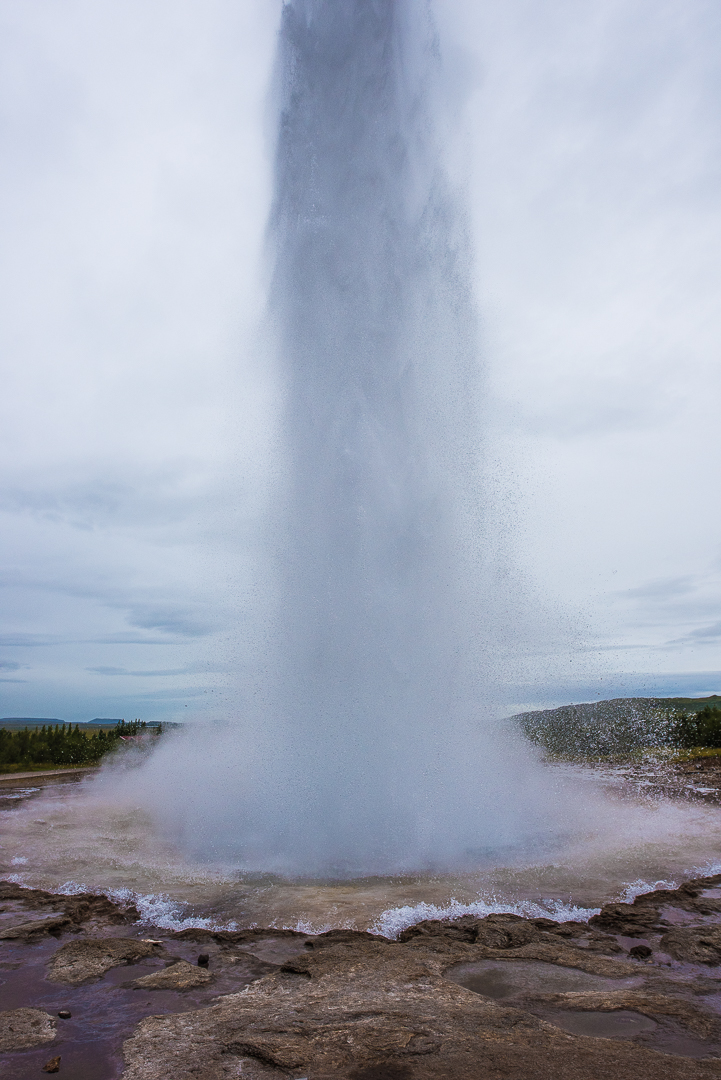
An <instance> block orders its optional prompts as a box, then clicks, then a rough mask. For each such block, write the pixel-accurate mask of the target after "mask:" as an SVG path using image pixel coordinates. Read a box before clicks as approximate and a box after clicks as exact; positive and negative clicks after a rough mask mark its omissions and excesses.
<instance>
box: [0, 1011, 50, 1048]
mask: <svg viewBox="0 0 721 1080" xmlns="http://www.w3.org/2000/svg"><path fill="white" fill-rule="evenodd" d="M54 1038H55V1020H54V1019H53V1017H52V1016H50V1014H49V1013H46V1012H43V1010H42V1009H9V1010H7V1011H6V1012H0V1050H27V1049H28V1047H30V1046H41V1045H43V1044H44V1043H49V1042H52V1041H53V1039H54Z"/></svg>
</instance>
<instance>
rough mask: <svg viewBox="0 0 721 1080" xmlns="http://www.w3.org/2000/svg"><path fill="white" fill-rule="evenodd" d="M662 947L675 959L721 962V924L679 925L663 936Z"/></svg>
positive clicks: (700, 962) (704, 962) (710, 962)
mask: <svg viewBox="0 0 721 1080" xmlns="http://www.w3.org/2000/svg"><path fill="white" fill-rule="evenodd" d="M661 949H663V951H664V952H666V953H668V954H669V956H673V958H674V960H686V961H690V962H691V963H695V964H721V926H679V927H676V928H675V929H673V930H669V932H668V933H667V934H664V935H663V937H662V938H661Z"/></svg>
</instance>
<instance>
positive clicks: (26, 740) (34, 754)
mask: <svg viewBox="0 0 721 1080" xmlns="http://www.w3.org/2000/svg"><path fill="white" fill-rule="evenodd" d="M151 730H152V732H153V735H159V734H160V733H161V731H162V728H161V727H154V728H152V729H151ZM149 733H150V732H146V724H145V723H144V722H141V721H140V720H133V721H132V722H131V723H129V724H126V723H125V721H124V720H121V721H120V722H119V723H117V724H116V725H115V727H114V728H111V729H110V730H105V729H103V728H100V730H96V731H93V732H92V733H90V732H88V731H81V730H80V728H79V726H78V725H77V724H76V725H75V728H73V725H72V724H55V725H54V726H53V725H52V724H48V725H47V726H46V725H43V726H42V727H41V728H34V729H33V728H24V729H23V730H22V731H9V730H7V729H6V728H0V773H8V772H22V771H25V770H30V769H49V768H52V767H53V766H58V765H65V766H73V765H75V766H80V765H97V764H98V762H99V761H100V759H101V758H102V757H103V756H104V755H105V754H107V753H109V752H110V751H111V750H115V749H116V747H118V746H119V745H120V743H121V741H122V740H123V739H128V738H133V737H136V736H139V735H142V734H149Z"/></svg>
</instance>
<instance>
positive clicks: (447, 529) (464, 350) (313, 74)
mask: <svg viewBox="0 0 721 1080" xmlns="http://www.w3.org/2000/svg"><path fill="white" fill-rule="evenodd" d="M440 78H441V71H440V60H439V48H438V42H437V40H436V34H435V30H434V27H433V23H432V19H431V12H430V6H429V5H426V4H425V3H423V2H419V0H374V2H373V3H369V2H368V0H344V2H342V3H339V2H338V0H289V2H288V3H286V4H285V6H284V8H283V15H282V24H281V30H280V37H279V57H278V80H277V84H278V94H279V98H280V121H279V135H278V145H277V154H276V169H275V200H274V208H273V213H272V221H271V233H272V240H273V247H274V258H275V271H274V277H273V283H272V287H271V295H270V302H269V312H270V324H271V327H272V337H273V340H274V342H275V345H276V347H277V357H278V369H279V370H278V374H279V382H280V383H281V384H282V386H283V396H284V400H283V410H282V416H283V418H282V422H281V425H280V431H279V434H278V464H277V475H278V480H277V485H276V491H275V507H276V510H275V513H274V515H272V520H270V521H269V522H268V526H267V530H266V541H267V542H266V554H267V564H266V567H265V570H264V576H263V578H262V580H261V581H260V582H259V586H258V593H259V594H262V595H263V596H264V597H265V598H266V599H267V605H268V606H267V608H266V609H265V610H260V609H259V610H257V611H256V612H255V613H254V614H253V617H252V619H251V622H252V624H253V627H254V636H255V638H256V639H257V640H261V639H262V641H263V643H264V644H263V646H262V647H258V648H257V649H256V661H255V671H254V672H251V673H246V675H245V676H244V679H243V680H242V682H243V685H242V686H241V687H239V692H238V699H239V706H238V716H237V720H236V722H235V723H234V724H233V725H229V724H228V725H219V726H210V727H207V728H204V729H202V730H201V729H198V730H194V731H193V732H191V733H189V734H188V735H187V736H186V737H185V738H179V739H174V740H170V741H168V742H166V743H165V744H164V745H161V746H160V747H159V748H158V750H157V752H156V753H155V754H154V755H153V756H152V757H151V759H150V760H149V762H148V763H147V765H145V766H144V767H143V768H142V769H141V770H140V771H139V773H138V774H137V775H136V776H135V777H134V779H133V780H132V781H131V780H130V778H128V784H129V785H130V786H131V787H132V788H133V789H134V791H135V793H136V795H137V797H138V799H139V800H140V801H141V802H142V803H143V804H144V805H146V806H147V807H149V808H150V809H151V810H152V812H153V814H154V815H155V819H156V821H157V822H158V824H159V826H160V827H161V828H162V829H163V830H164V831H165V833H166V834H167V835H168V836H170V837H172V838H173V839H174V840H175V841H176V842H177V843H178V844H179V845H180V846H181V848H183V849H184V850H185V851H186V852H188V853H189V854H190V855H191V856H192V857H194V858H197V859H207V860H209V861H224V860H229V859H235V860H237V863H238V864H239V865H240V866H241V867H243V868H245V869H250V870H258V871H272V872H274V873H282V874H289V875H306V876H307V875H322V876H325V877H343V876H358V875H363V874H373V873H375V874H384V873H398V872H401V871H416V870H440V869H443V868H447V867H450V866H454V867H458V866H469V867H470V866H473V865H480V864H483V863H485V862H488V861H489V860H492V859H493V858H495V857H496V856H497V855H498V853H499V852H504V853H505V855H504V857H512V856H515V857H522V856H524V855H528V853H529V852H530V851H532V850H534V849H538V848H539V847H549V846H551V847H552V846H553V845H555V844H558V843H559V842H560V841H561V839H562V838H563V837H564V836H566V835H567V834H568V833H569V831H570V830H571V825H573V828H574V829H577V828H580V829H581V830H583V829H584V827H586V826H588V824H589V822H590V821H591V820H592V818H593V817H594V816H595V815H596V814H597V813H598V807H596V808H594V807H593V806H589V805H588V804H589V800H590V801H591V802H593V801H594V800H593V799H591V796H589V795H588V793H587V792H586V793H584V791H583V789H582V788H581V787H579V785H578V783H577V782H574V781H571V780H562V779H561V778H560V777H559V776H555V777H554V776H552V775H551V774H550V773H549V772H547V771H544V770H543V768H542V767H541V766H540V765H539V764H538V762H537V761H536V759H535V758H534V756H533V754H532V752H531V751H530V749H527V748H524V747H523V746H522V745H521V743H520V742H518V741H514V739H513V738H512V737H511V736H510V735H509V734H508V733H507V731H503V730H502V726H501V725H499V724H498V723H496V722H494V719H493V717H494V708H493V705H494V701H495V699H496V690H495V683H496V679H497V675H498V671H497V668H498V665H499V657H500V655H501V654H502V653H504V652H507V644H508V641H509V639H510V638H511V637H513V636H518V635H519V634H520V632H521V630H520V627H521V623H520V622H519V621H518V619H516V621H514V614H519V611H518V608H517V606H516V605H514V603H513V602H512V600H511V597H510V595H509V593H508V591H504V590H503V589H502V588H499V587H498V585H494V572H493V550H492V549H493V542H492V541H491V540H490V538H489V537H488V535H487V532H488V530H487V528H486V525H485V523H484V518H483V505H482V504H483V495H482V483H481V480H480V464H479V444H480V442H481V437H480V432H481V420H480V417H481V409H480V392H479V377H478V364H477V350H476V320H475V316H474V310H473V303H472V288H471V269H470V267H471V260H470V256H469V251H468V242H467V236H466V232H467V229H466V223H465V218H464V214H463V212H462V208H461V207H460V205H459V200H458V198H457V197H456V196H455V195H454V193H453V191H452V190H451V187H450V185H449V183H448V181H447V178H446V176H445V173H444V169H443V166H442V153H441V150H440V145H439V141H438V128H439V126H440V125H439V123H438V117H439V116H440V110H439V109H438V107H437V101H438V97H437V87H438V84H439V80H440ZM479 504H480V505H479ZM595 802H596V803H598V802H599V800H598V799H596V800H595Z"/></svg>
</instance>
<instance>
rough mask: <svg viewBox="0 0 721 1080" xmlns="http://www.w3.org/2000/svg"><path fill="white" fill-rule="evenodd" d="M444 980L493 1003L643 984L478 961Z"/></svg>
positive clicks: (522, 963)
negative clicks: (525, 996)
mask: <svg viewBox="0 0 721 1080" xmlns="http://www.w3.org/2000/svg"><path fill="white" fill-rule="evenodd" d="M444 978H446V979H449V980H450V981H451V982H454V983H456V984H457V985H458V986H465V988H466V989H467V990H472V991H473V992H474V994H483V996H484V997H490V998H496V999H501V998H507V997H513V996H515V995H516V994H524V993H528V992H532V993H542V994H566V993H572V992H574V991H579V992H580V991H584V990H625V989H631V988H633V987H637V986H641V985H642V984H643V979H640V978H639V979H633V978H631V979H606V978H602V977H601V976H600V975H589V974H588V973H587V972H585V971H578V970H576V969H575V968H564V967H559V966H558V965H557V964H545V963H543V962H542V961H540V960H539V961H534V960H481V961H479V962H477V963H474V964H455V965H454V966H453V967H451V968H449V969H448V970H447V971H445V972H444Z"/></svg>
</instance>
